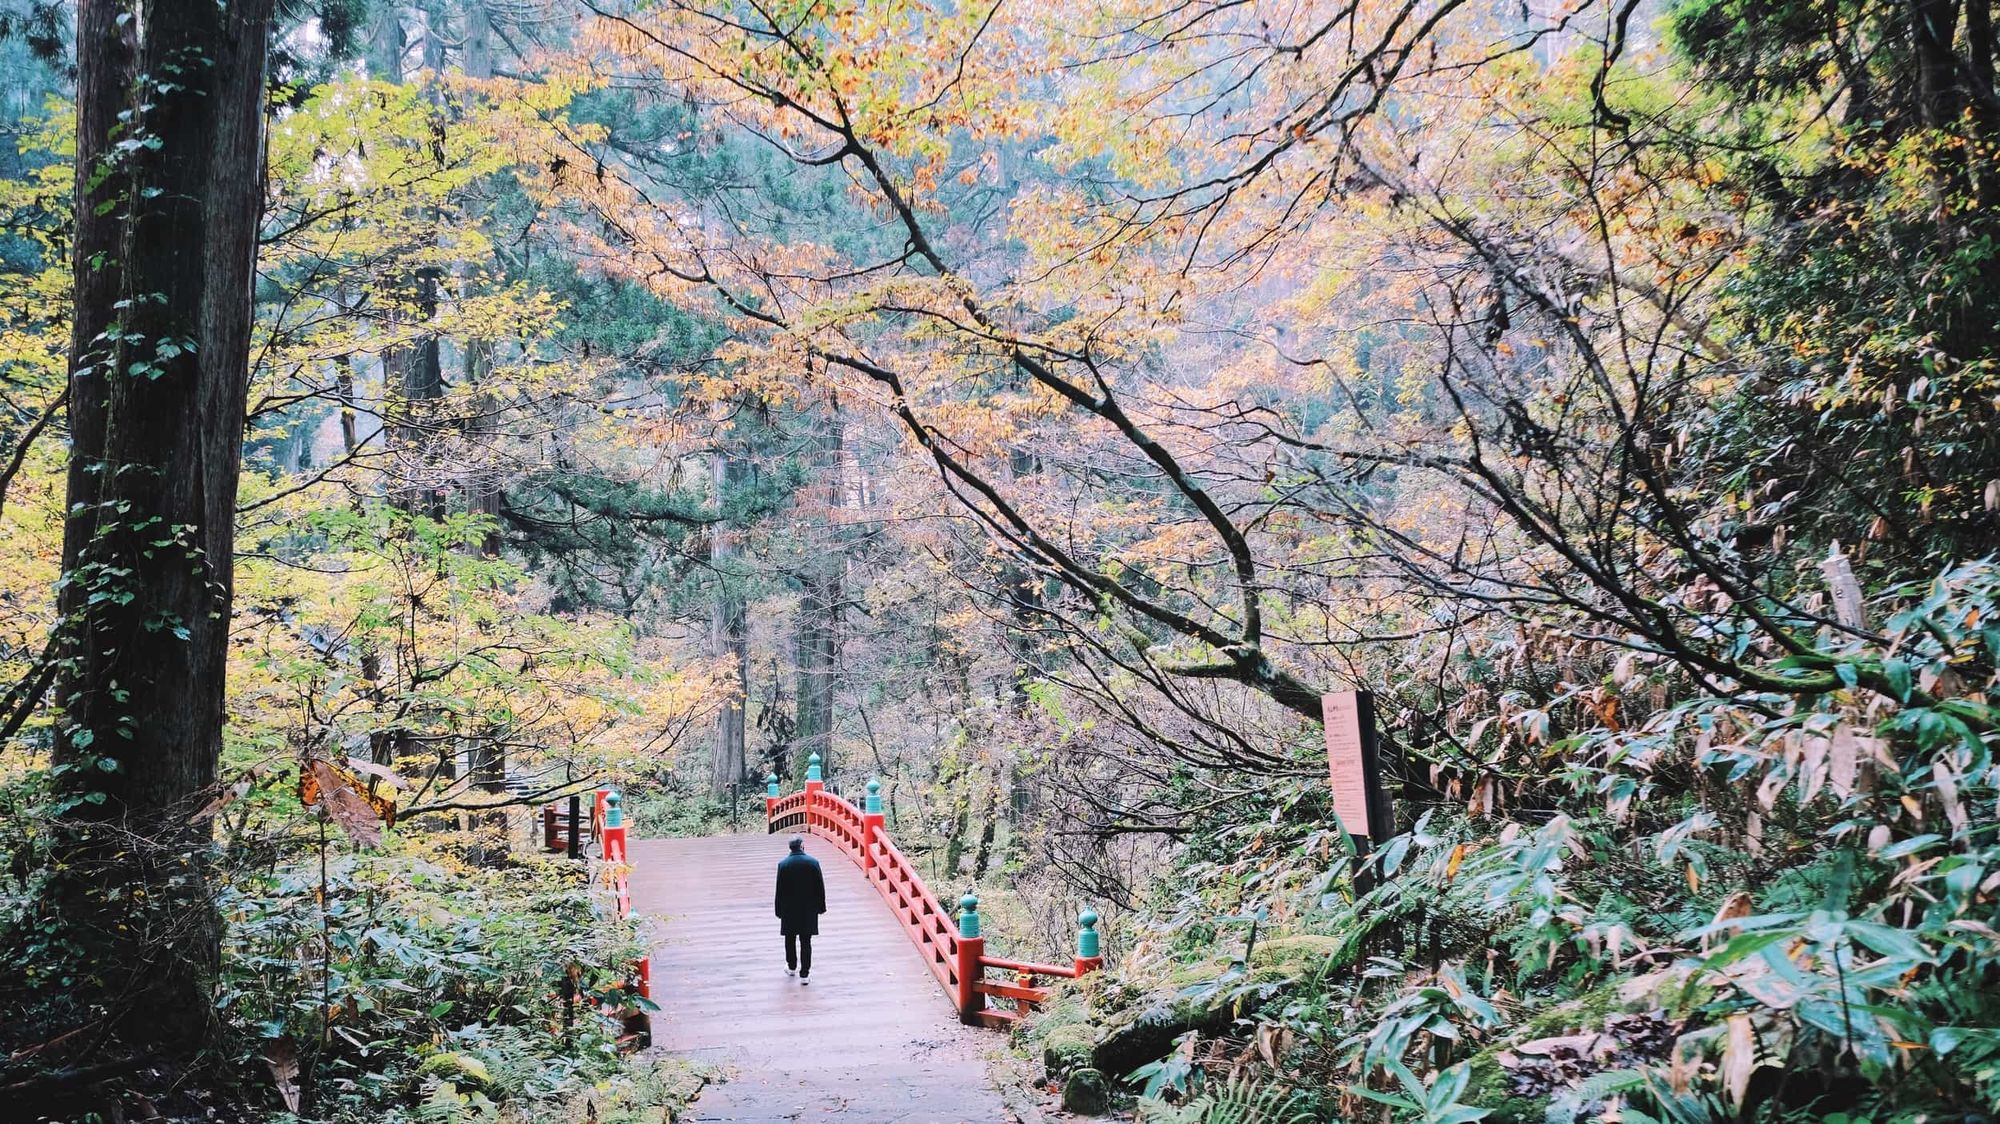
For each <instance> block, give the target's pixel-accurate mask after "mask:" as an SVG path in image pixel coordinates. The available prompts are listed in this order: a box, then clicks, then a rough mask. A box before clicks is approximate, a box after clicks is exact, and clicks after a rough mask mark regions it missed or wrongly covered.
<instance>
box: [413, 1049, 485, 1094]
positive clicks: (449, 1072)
mask: <svg viewBox="0 0 2000 1124" xmlns="http://www.w3.org/2000/svg"><path fill="white" fill-rule="evenodd" d="M417 1075H418V1076H419V1077H425V1078H436V1079H438V1080H439V1081H447V1082H450V1083H451V1084H452V1085H453V1086H455V1087H456V1088H458V1089H461V1090H470V1091H472V1092H478V1093H484V1094H487V1095H489V1096H490V1095H491V1094H492V1093H493V1091H494V1090H493V1074H492V1072H491V1071H489V1070H488V1069H487V1068H486V1063H485V1062H482V1061H480V1060H479V1059H478V1058H475V1057H473V1056H472V1055H470V1054H460V1053H456V1052H454V1051H450V1050H446V1051H443V1052H440V1053H436V1054H432V1055H431V1056H430V1057H427V1058H425V1059H424V1061H423V1064H422V1065H419V1066H418V1067H417Z"/></svg>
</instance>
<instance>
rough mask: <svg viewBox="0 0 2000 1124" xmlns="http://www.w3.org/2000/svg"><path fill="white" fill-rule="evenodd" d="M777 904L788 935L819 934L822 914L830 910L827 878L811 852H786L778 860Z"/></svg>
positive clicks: (779, 929) (783, 930)
mask: <svg viewBox="0 0 2000 1124" xmlns="http://www.w3.org/2000/svg"><path fill="white" fill-rule="evenodd" d="M774 908H775V909H776V911H777V914H778V920H779V921H780V922H781V924H780V925H779V926H778V932H779V933H781V934H782V935H784V936H788V937H790V936H808V937H810V936H817V935H818V934H819V915H820V914H822V913H825V912H826V879H825V878H824V877H822V876H821V875H820V872H819V860H818V859H815V858H813V857H812V856H811V855H803V854H801V855H786V856H785V857H784V858H782V859H779V860H778V898H777V902H776V905H775V906H774Z"/></svg>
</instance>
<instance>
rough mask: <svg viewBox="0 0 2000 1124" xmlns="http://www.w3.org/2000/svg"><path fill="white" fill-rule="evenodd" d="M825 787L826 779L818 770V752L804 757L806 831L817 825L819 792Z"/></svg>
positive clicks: (818, 818)
mask: <svg viewBox="0 0 2000 1124" xmlns="http://www.w3.org/2000/svg"><path fill="white" fill-rule="evenodd" d="M825 788H826V781H825V780H824V779H822V778H821V776H820V771H819V754H817V753H815V754H813V755H812V756H811V757H808V758H806V830H807V831H811V830H812V829H813V828H815V827H817V826H819V821H820V812H819V811H818V809H819V802H820V794H821V792H823V791H824V790H825Z"/></svg>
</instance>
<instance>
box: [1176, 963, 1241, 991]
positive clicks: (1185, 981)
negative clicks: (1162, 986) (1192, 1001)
mask: <svg viewBox="0 0 2000 1124" xmlns="http://www.w3.org/2000/svg"><path fill="white" fill-rule="evenodd" d="M1229 968H1230V962H1229V961H1227V960H1197V961H1195V962H1194V963H1192V964H1183V965H1181V966H1180V967H1178V968H1176V969H1174V970H1173V972H1172V973H1171V974H1170V975H1168V976H1167V986H1168V987H1169V988H1172V989H1173V990H1175V991H1185V990H1187V989H1188V988H1191V987H1199V986H1200V985H1202V984H1206V983H1214V982H1215V981H1216V980H1219V979H1221V978H1222V976H1223V974H1224V973H1225V972H1227V971H1229Z"/></svg>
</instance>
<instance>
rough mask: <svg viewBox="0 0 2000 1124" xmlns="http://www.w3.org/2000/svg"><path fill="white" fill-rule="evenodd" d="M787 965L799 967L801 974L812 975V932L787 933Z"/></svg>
mask: <svg viewBox="0 0 2000 1124" xmlns="http://www.w3.org/2000/svg"><path fill="white" fill-rule="evenodd" d="M785 967H787V968H797V969H798V970H799V975H801V976H810V975H812V970H813V939H812V934H811V933H806V934H804V935H802V936H801V935H795V934H792V933H786V934H785Z"/></svg>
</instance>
